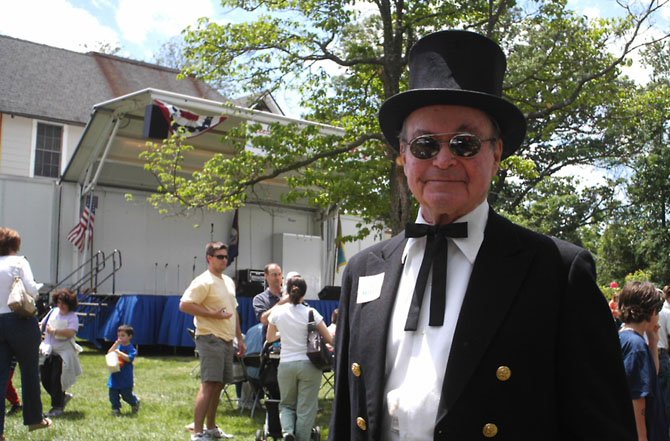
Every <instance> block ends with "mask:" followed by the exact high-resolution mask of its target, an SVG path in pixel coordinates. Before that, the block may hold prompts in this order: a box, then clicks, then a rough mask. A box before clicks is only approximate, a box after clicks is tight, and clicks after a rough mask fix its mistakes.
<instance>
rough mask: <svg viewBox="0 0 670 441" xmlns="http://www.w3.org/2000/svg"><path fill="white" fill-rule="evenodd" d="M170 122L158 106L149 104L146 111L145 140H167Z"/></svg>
mask: <svg viewBox="0 0 670 441" xmlns="http://www.w3.org/2000/svg"><path fill="white" fill-rule="evenodd" d="M168 128H169V127H168V122H167V121H166V120H165V116H164V115H163V112H162V111H161V108H160V107H159V106H157V105H156V104H149V105H148V106H147V107H146V108H145V109H144V131H143V135H144V138H152V139H166V138H168Z"/></svg>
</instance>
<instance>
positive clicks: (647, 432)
mask: <svg viewBox="0 0 670 441" xmlns="http://www.w3.org/2000/svg"><path fill="white" fill-rule="evenodd" d="M662 307H663V299H662V298H661V296H660V295H659V294H658V291H657V289H656V287H655V286H654V284H652V283H651V282H628V283H627V284H626V286H624V288H623V290H622V291H621V293H620V294H619V310H620V311H621V320H622V321H623V326H622V327H621V330H620V331H619V340H620V341H621V349H622V352H623V363H624V367H625V369H626V378H627V380H628V388H629V390H630V396H631V399H632V400H633V410H634V412H635V423H636V426H637V435H638V439H639V440H645V441H647V440H648V441H667V440H668V421H667V418H666V415H665V407H664V403H663V396H662V394H661V389H660V387H659V382H658V375H657V372H658V348H657V344H658V330H659V326H658V313H659V311H660V310H661V308H662ZM645 337H646V341H645Z"/></svg>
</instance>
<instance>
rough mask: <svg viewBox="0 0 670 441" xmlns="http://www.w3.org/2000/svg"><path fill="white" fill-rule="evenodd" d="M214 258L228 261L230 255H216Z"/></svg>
mask: <svg viewBox="0 0 670 441" xmlns="http://www.w3.org/2000/svg"><path fill="white" fill-rule="evenodd" d="M212 257H216V258H217V259H219V260H223V259H227V258H228V255H227V254H215V255H214V256H212Z"/></svg>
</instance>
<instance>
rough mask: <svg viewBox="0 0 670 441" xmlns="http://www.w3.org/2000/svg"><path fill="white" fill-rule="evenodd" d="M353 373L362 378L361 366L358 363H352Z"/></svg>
mask: <svg viewBox="0 0 670 441" xmlns="http://www.w3.org/2000/svg"><path fill="white" fill-rule="evenodd" d="M351 372H353V373H354V375H355V376H356V377H360V376H361V365H360V364H358V363H352V364H351Z"/></svg>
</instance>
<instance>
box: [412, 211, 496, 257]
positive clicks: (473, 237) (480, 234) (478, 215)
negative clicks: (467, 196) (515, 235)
mask: <svg viewBox="0 0 670 441" xmlns="http://www.w3.org/2000/svg"><path fill="white" fill-rule="evenodd" d="M488 218H489V203H488V201H486V200H484V202H482V203H481V204H479V205H478V206H477V207H476V208H475V209H474V210H472V211H471V212H469V213H468V214H466V215H465V216H462V217H460V218H458V219H456V220H455V221H454V222H467V223H468V237H462V238H451V241H452V242H453V243H454V244H455V245H456V246H457V247H458V249H459V250H461V252H462V253H463V255H464V256H465V258H466V259H468V262H470V264H471V265H473V264H474V263H475V258H476V257H477V253H478V252H479V247H480V246H481V245H482V242H483V241H484V229H485V228H486V222H487V221H488ZM416 223H418V224H427V223H428V222H426V220H425V219H424V218H423V216H422V214H421V210H419V214H418V215H417V217H416ZM415 240H416V239H415V238H410V239H409V241H410V242H413V241H415ZM407 245H408V246H406V247H405V250H404V252H403V255H402V261H403V263H404V262H405V259H407V253H408V251H409V248H410V243H409V242H408V244H407Z"/></svg>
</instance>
